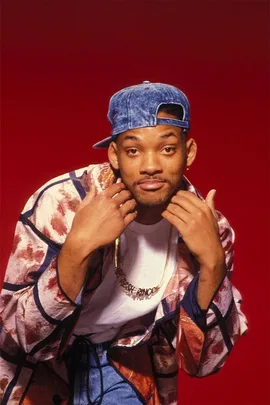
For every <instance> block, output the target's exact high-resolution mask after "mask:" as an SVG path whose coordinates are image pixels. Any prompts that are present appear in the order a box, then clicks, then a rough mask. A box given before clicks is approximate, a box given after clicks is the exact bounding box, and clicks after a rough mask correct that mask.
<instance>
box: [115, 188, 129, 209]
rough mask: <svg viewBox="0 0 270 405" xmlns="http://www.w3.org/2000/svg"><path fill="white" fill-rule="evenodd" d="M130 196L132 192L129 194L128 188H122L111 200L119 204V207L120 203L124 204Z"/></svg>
mask: <svg viewBox="0 0 270 405" xmlns="http://www.w3.org/2000/svg"><path fill="white" fill-rule="evenodd" d="M131 196H132V194H131V192H130V191H128V190H122V191H120V193H119V194H118V195H117V196H116V197H114V199H113V201H114V202H115V203H116V204H117V205H119V207H120V206H121V205H122V204H124V203H125V202H126V201H128V200H130V199H131Z"/></svg>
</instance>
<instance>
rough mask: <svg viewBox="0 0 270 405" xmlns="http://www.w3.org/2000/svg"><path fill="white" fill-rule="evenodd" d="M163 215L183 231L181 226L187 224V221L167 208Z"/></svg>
mask: <svg viewBox="0 0 270 405" xmlns="http://www.w3.org/2000/svg"><path fill="white" fill-rule="evenodd" d="M161 215H162V216H163V218H165V219H167V221H168V222H170V223H171V224H172V225H173V226H175V227H176V228H177V229H178V230H179V232H180V233H182V231H181V228H182V227H184V226H185V223H184V222H183V221H181V219H179V218H178V217H177V216H176V215H173V214H172V213H171V212H169V211H167V210H165V211H163V212H162V214H161Z"/></svg>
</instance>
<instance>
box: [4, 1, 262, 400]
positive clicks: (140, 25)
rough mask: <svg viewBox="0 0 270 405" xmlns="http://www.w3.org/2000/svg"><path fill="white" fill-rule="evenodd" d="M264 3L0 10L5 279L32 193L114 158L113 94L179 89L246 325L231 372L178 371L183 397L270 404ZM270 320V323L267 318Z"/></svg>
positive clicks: (195, 174) (199, 181)
mask: <svg viewBox="0 0 270 405" xmlns="http://www.w3.org/2000/svg"><path fill="white" fill-rule="evenodd" d="M268 5H269V2H268V1H260V0H257V1H255V0H254V1H251V0H250V1H248V0H246V1H241V0H238V1H236V0H235V1H232V0H231V1H229V0H228V1H223V2H222V1H215V0H209V1H206V0H201V1H199V0H198V1H195V0H191V1H189V2H188V1H185V2H184V1H180V0H179V1H177V0H176V1H173V0H153V1H151V0H148V1H147V0H144V1H139V0H136V2H135V1H134V2H131V1H121V0H118V1H116V0H115V1H114V0H111V1H104V0H103V1H100V2H95V3H94V2H92V1H90V0H89V1H82V0H81V1H77V2H76V1H73V2H69V1H49V0H48V1H45V0H44V1H43V0H39V1H36V0H35V1H31V2H30V1H28V0H25V1H13V0H10V1H9V2H6V3H4V5H3V13H2V24H3V30H2V33H3V40H2V101H3V104H2V139H1V146H2V147H1V153H2V155H1V176H2V177H1V208H2V212H1V214H2V215H1V238H2V243H1V252H2V254H1V277H3V274H4V271H5V266H6V261H7V258H8V254H9V251H10V248H11V245H12V234H13V231H14V226H15V222H16V219H17V217H18V215H19V212H20V210H21V209H22V207H23V205H24V203H25V201H26V199H27V198H28V197H29V196H30V194H32V193H33V191H34V190H35V189H37V188H38V187H39V186H40V185H42V184H43V183H44V182H45V181H47V180H48V179H50V178H51V177H53V176H56V175H58V174H62V173H64V172H66V171H69V170H71V169H75V168H79V167H82V166H84V165H87V164H89V163H93V162H98V161H103V160H106V152H105V151H94V150H92V149H91V145H92V144H93V143H94V142H95V141H97V140H98V139H101V138H103V137H104V136H107V134H108V131H109V125H108V123H107V121H106V112H107V104H108V100H109V97H110V96H111V95H112V93H113V92H115V91H116V90H118V89H120V88H121V87H124V86H127V85H131V84H135V83H139V82H142V81H143V80H150V81H161V82H168V83H171V84H174V85H176V86H179V87H180V88H181V89H183V90H184V91H185V92H186V93H187V95H188V97H189V99H190V102H191V106H192V136H193V137H195V138H196V140H197V142H198V145H199V154H198V158H197V161H196V163H195V164H194V166H193V167H192V170H191V172H190V175H189V177H190V179H191V180H192V182H193V183H195V184H196V185H197V187H198V188H199V189H200V190H201V192H202V193H204V194H205V193H206V192H207V191H208V190H209V189H210V188H212V187H215V188H216V189H217V206H218V208H219V209H220V210H221V211H222V212H223V213H224V214H225V216H227V218H228V219H229V220H230V222H231V224H232V225H233V227H234V228H235V230H236V238H237V242H236V269H235V275H234V283H235V284H236V286H237V287H238V288H239V289H240V290H241V292H242V295H243V300H244V303H243V308H244V311H245V312H246V314H247V316H248V319H249V322H250V331H249V334H248V335H247V336H246V337H243V338H242V339H241V340H242V341H240V342H239V343H238V344H237V347H236V348H235V349H234V351H233V353H232V355H231V357H230V358H229V360H228V361H227V363H226V365H225V367H224V368H223V370H222V371H221V372H220V373H218V374H217V375H214V376H211V377H208V378H206V379H191V378H189V377H188V376H186V375H184V373H180V378H179V391H180V397H179V403H180V404H181V405H213V404H215V405H216V404H218V405H225V404H226V405H236V404H237V405H255V404H257V405H266V404H269V403H270V402H269V401H270V400H269V396H268V387H267V385H268V378H269V357H268V353H269V352H268V347H269V305H268V297H267V295H268V292H269V288H268V280H269V279H268V272H269V253H268V249H269V247H268V242H269V234H268V230H269V222H268V218H269V217H268V213H269V206H268V204H269V199H268V191H267V186H268V184H267V183H268V180H269V179H268V170H269V168H268V159H269V155H268V147H269V143H268V136H269V128H268V120H267V114H268V107H269V99H268V64H267V62H268V61H267V58H268V47H267V41H268V33H267V25H268ZM267 319H268V321H267Z"/></svg>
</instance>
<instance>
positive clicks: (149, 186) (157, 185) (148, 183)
mask: <svg viewBox="0 0 270 405" xmlns="http://www.w3.org/2000/svg"><path fill="white" fill-rule="evenodd" d="M137 184H138V186H139V187H140V188H141V189H142V190H150V191H153V190H159V189H161V188H162V187H163V186H164V184H165V181H164V180H159V179H143V180H140V181H139V182H138V183H137Z"/></svg>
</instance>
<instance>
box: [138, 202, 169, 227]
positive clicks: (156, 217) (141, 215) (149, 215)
mask: <svg viewBox="0 0 270 405" xmlns="http://www.w3.org/2000/svg"><path fill="white" fill-rule="evenodd" d="M164 210H165V205H157V206H153V207H146V206H142V205H140V206H138V207H137V211H138V215H137V217H136V219H135V221H136V222H138V223H140V224H144V225H153V224H156V223H157V222H159V221H161V219H162V216H161V214H162V212H163V211H164Z"/></svg>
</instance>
